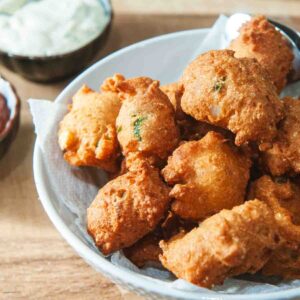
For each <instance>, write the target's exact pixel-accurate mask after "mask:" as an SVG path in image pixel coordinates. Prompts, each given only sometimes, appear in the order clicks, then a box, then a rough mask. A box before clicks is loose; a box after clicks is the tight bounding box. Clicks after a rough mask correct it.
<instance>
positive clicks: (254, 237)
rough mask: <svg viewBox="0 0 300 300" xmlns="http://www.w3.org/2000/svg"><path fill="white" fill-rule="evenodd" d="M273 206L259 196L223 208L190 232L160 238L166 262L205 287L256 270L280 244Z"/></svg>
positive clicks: (174, 270) (167, 266)
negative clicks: (163, 239) (256, 198)
mask: <svg viewBox="0 0 300 300" xmlns="http://www.w3.org/2000/svg"><path fill="white" fill-rule="evenodd" d="M277 244H278V235H277V227H276V223H275V220H274V217H273V213H272V211H271V209H270V208H269V207H268V206H267V205H266V204H264V203H263V202H261V201H259V200H252V201H247V202H246V203H244V204H243V205H240V206H237V207H235V208H233V209H232V210H222V211H221V212H219V213H218V214H216V215H214V216H212V217H210V218H208V219H206V220H205V221H204V222H203V223H201V224H200V226H199V227H198V228H196V229H193V230H192V231H190V232H189V233H188V234H186V235H185V234H179V235H177V236H175V237H173V238H172V239H171V240H169V241H168V242H165V241H162V242H160V247H161V248H162V250H163V254H162V255H160V257H159V258H160V261H161V262H162V264H163V265H164V266H165V267H166V268H167V269H168V270H170V271H171V272H172V273H174V274H175V275H176V276H177V277H178V278H182V279H185V280H187V281H189V282H191V283H194V284H197V285H199V286H203V287H208V288H209V287H212V286H214V285H217V284H222V283H223V281H224V280H225V279H226V278H227V277H232V276H236V275H239V274H243V273H255V272H257V271H258V270H260V269H261V268H262V267H263V265H264V264H265V263H266V262H267V260H268V259H269V257H270V254H271V252H272V250H273V249H275V248H276V247H277Z"/></svg>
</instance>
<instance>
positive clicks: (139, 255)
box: [123, 232, 162, 268]
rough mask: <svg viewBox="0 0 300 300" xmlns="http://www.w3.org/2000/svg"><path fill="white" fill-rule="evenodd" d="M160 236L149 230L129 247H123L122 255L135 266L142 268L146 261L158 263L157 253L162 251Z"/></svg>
mask: <svg viewBox="0 0 300 300" xmlns="http://www.w3.org/2000/svg"><path fill="white" fill-rule="evenodd" d="M160 240H161V236H160V235H159V234H157V233H156V232H151V233H149V234H147V235H146V236H145V237H143V238H142V239H140V240H139V241H137V242H136V243H135V244H133V245H132V246H131V247H129V248H125V249H123V252H124V255H125V256H126V257H127V258H128V259H129V260H130V261H131V262H132V263H133V264H135V265H136V266H137V267H139V268H142V267H144V266H145V264H146V263H149V262H151V263H153V262H154V263H155V262H156V263H159V262H160V261H159V258H158V257H159V254H161V253H162V251H161V249H160V247H159V245H158V244H159V242H160Z"/></svg>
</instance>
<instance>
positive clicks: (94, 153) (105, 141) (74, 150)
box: [58, 85, 121, 172]
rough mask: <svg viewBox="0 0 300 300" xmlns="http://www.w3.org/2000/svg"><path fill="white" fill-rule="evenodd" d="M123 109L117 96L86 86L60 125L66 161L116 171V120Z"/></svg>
mask: <svg viewBox="0 0 300 300" xmlns="http://www.w3.org/2000/svg"><path fill="white" fill-rule="evenodd" d="M120 106H121V103H120V100H119V99H118V97H117V96H116V94H114V93H108V92H107V93H96V92H94V91H93V90H91V89H90V88H89V87H87V86H86V85H84V86H83V87H82V88H81V89H80V90H79V91H78V92H77V93H76V94H75V95H74V97H73V103H72V105H71V106H70V111H69V113H67V115H66V116H65V117H64V119H63V120H62V121H61V123H60V127H59V132H58V141H59V145H60V148H61V149H62V150H63V151H64V158H65V160H66V161H68V162H69V163H70V164H71V165H74V166H95V167H100V168H103V169H105V170H106V171H111V172H112V171H115V170H116V158H117V156H118V155H119V151H118V150H119V144H118V141H117V133H116V129H115V121H116V117H117V115H118V113H119V110H120Z"/></svg>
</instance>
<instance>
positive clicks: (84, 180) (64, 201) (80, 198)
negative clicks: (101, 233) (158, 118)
mask: <svg viewBox="0 0 300 300" xmlns="http://www.w3.org/2000/svg"><path fill="white" fill-rule="evenodd" d="M226 20H227V17H225V16H220V17H219V19H218V20H217V21H216V23H215V24H214V26H213V27H212V29H211V30H210V31H209V33H208V34H207V35H206V37H205V39H204V40H203V42H202V43H201V44H200V45H199V48H198V49H195V52H194V53H193V55H192V56H191V61H192V60H193V59H194V58H195V57H197V56H198V55H199V54H201V53H203V52H205V51H208V50H212V49H222V48H225V47H226V42H225V39H224V29H225V24H226ZM158 67H159V66H158ZM180 75H181V74H177V78H179V77H180ZM156 79H159V78H156ZM99 84H100V83H99ZM283 95H295V96H298V95H300V84H294V85H292V86H289V87H288V88H287V89H286V90H285V91H284V92H283ZM29 105H30V109H31V113H32V116H33V121H34V124H35V130H36V134H37V141H38V143H39V146H40V148H41V150H42V152H43V156H44V163H45V166H46V168H47V172H48V178H49V182H48V183H47V184H48V185H49V188H51V190H53V191H54V192H55V195H59V196H58V197H59V203H60V207H58V208H57V209H58V210H61V213H64V218H69V220H70V222H69V224H71V225H70V226H71V230H72V231H73V232H74V233H76V235H77V236H78V237H80V238H81V240H83V241H84V242H85V243H87V242H88V243H89V245H90V247H91V248H93V249H94V250H95V251H97V252H98V253H99V255H101V256H103V255H102V254H101V253H100V252H99V251H98V250H97V249H96V247H95V246H94V244H93V242H92V240H91V238H90V237H89V235H88V234H87V232H86V225H85V224H86V208H87V207H88V206H89V204H90V203H91V201H92V200H93V198H94V197H95V195H96V194H97V191H98V189H99V187H101V186H103V185H104V184H105V182H106V181H107V177H106V175H105V173H104V172H102V171H101V170H96V169H93V168H74V167H71V166H70V165H68V164H67V163H66V162H65V161H64V159H63V156H62V152H61V151H60V149H59V147H58V143H57V130H58V124H59V121H60V120H61V119H62V118H63V116H64V115H65V113H66V111H67V107H66V104H63V103H58V102H51V101H47V100H33V99H31V100H29ZM66 207H67V208H68V209H69V210H67V209H66ZM74 219H75V222H74ZM107 259H110V260H111V262H112V263H113V264H115V265H118V266H119V267H121V268H127V269H131V270H132V271H134V272H137V273H139V274H141V275H143V276H149V277H151V278H149V277H147V279H148V280H151V281H158V282H160V283H161V284H165V285H168V286H171V287H173V288H174V289H179V290H185V291H190V292H191V291H193V292H194V291H195V292H196V291H199V292H202V294H203V292H205V293H210V294H216V293H220V292H222V293H240V294H253V293H264V292H274V291H277V290H281V291H282V290H283V289H289V288H291V287H296V286H297V287H300V280H294V281H286V282H283V281H278V280H276V279H272V278H261V277H259V276H248V277H247V275H244V276H243V277H239V278H238V279H228V280H226V281H225V283H224V285H222V286H217V287H215V288H214V289H213V290H208V289H205V288H200V287H197V286H195V285H193V284H190V283H188V282H186V281H184V280H181V279H176V278H175V277H174V276H173V275H172V274H170V273H169V272H168V271H166V270H164V269H163V268H158V267H157V266H147V267H145V268H143V269H139V268H137V267H136V266H135V265H133V264H132V263H131V262H130V261H129V260H128V259H126V257H125V256H124V255H123V252H122V251H118V252H116V253H114V254H113V255H112V256H110V257H107Z"/></svg>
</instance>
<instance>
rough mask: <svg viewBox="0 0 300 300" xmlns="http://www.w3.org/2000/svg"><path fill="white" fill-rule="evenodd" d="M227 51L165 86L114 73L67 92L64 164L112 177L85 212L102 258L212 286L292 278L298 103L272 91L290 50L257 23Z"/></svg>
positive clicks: (299, 197)
mask: <svg viewBox="0 0 300 300" xmlns="http://www.w3.org/2000/svg"><path fill="white" fill-rule="evenodd" d="M229 48H230V49H226V50H215V51H209V52H207V53H204V54H202V55H200V56H199V57H198V58H196V59H195V60H194V61H193V62H191V63H190V64H189V65H188V66H187V68H186V69H185V70H184V72H183V74H182V77H181V78H180V80H179V81H178V82H176V83H173V84H169V85H166V86H160V84H159V81H157V80H153V79H151V78H147V77H138V78H131V79H126V78H125V77H124V76H122V75H120V74H116V75H114V76H113V77H111V78H107V79H106V80H105V81H104V82H103V84H102V86H101V88H100V91H99V92H95V91H92V90H91V89H89V88H88V87H87V86H84V87H82V88H81V89H80V90H79V91H78V92H77V94H76V95H75V96H74V97H73V103H72V105H70V111H69V113H68V114H67V115H66V116H65V117H64V119H63V120H62V121H61V123H60V129H59V133H58V136H59V145H60V147H61V149H62V151H63V153H64V157H65V159H66V161H68V162H69V163H70V164H71V165H74V166H93V167H100V168H102V169H104V170H106V171H107V172H109V173H110V174H111V178H112V179H111V180H110V181H109V182H108V183H107V184H106V185H105V186H103V187H102V188H101V189H100V190H99V193H98V195H97V196H96V198H95V199H94V201H93V202H92V203H91V205H90V207H89V208H88V210H87V230H88V232H89V234H90V235H91V236H92V237H93V239H94V241H95V244H96V245H97V246H98V247H99V249H100V250H101V251H102V253H103V254H105V255H109V254H111V253H113V252H114V251H117V250H121V249H123V252H124V254H125V255H126V256H127V258H128V259H130V260H131V261H132V262H133V263H134V264H136V265H137V266H138V267H143V266H145V265H146V264H148V263H161V264H162V265H163V266H164V267H165V268H167V269H168V270H170V271H171V272H172V273H173V274H175V275H176V276H177V277H178V278H182V279H185V280H187V281H189V282H192V283H194V284H197V285H199V286H203V287H208V288H211V287H213V286H214V285H217V284H222V283H223V281H224V280H225V279H226V278H228V277H232V276H236V275H240V274H244V273H252V274H253V273H256V272H261V273H263V274H265V275H275V276H280V277H282V278H300V186H299V182H300V181H299V178H298V174H299V172H300V102H298V100H296V99H293V98H291V97H287V98H285V99H282V100H281V99H280V98H279V94H278V93H279V92H280V91H281V90H282V89H283V88H284V86H285V84H286V82H287V76H288V73H289V72H290V70H291V68H292V60H293V55H292V52H291V49H290V48H289V46H288V45H287V43H286V41H285V39H284V38H283V36H281V34H280V32H279V31H277V30H276V29H275V28H274V27H273V26H272V25H271V24H270V23H269V22H268V21H267V20H266V19H265V17H262V16H259V17H255V18H253V19H252V20H251V21H249V22H248V23H247V24H245V25H244V26H243V27H242V28H241V32H240V36H239V37H238V38H237V39H236V40H234V41H233V42H232V43H231V45H230V47H229Z"/></svg>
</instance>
